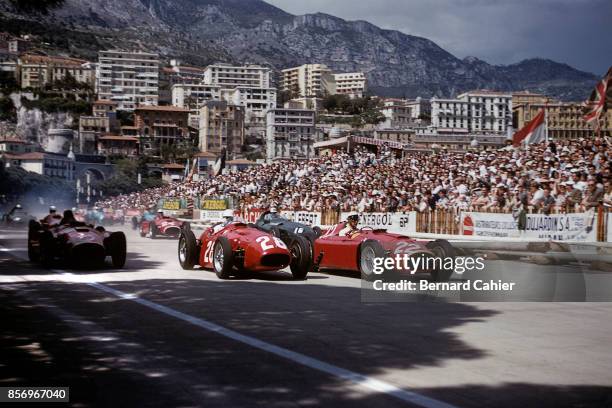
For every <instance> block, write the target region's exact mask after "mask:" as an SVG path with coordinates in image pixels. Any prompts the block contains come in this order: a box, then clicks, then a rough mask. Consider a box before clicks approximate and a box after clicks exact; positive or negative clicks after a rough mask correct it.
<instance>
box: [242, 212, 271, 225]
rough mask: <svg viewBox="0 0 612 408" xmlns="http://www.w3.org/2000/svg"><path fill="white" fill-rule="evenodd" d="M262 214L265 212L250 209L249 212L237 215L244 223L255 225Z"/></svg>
mask: <svg viewBox="0 0 612 408" xmlns="http://www.w3.org/2000/svg"><path fill="white" fill-rule="evenodd" d="M264 212H265V210H263V209H261V208H251V209H250V210H243V211H242V212H240V213H239V214H240V216H241V217H242V218H243V219H244V222H246V223H247V224H252V223H255V221H257V220H258V219H259V217H261V214H263V213H264Z"/></svg>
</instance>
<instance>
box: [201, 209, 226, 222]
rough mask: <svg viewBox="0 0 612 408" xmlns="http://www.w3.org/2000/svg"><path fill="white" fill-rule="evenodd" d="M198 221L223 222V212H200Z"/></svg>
mask: <svg viewBox="0 0 612 408" xmlns="http://www.w3.org/2000/svg"><path fill="white" fill-rule="evenodd" d="M200 220H202V221H207V222H211V223H214V222H221V221H223V210H201V211H200Z"/></svg>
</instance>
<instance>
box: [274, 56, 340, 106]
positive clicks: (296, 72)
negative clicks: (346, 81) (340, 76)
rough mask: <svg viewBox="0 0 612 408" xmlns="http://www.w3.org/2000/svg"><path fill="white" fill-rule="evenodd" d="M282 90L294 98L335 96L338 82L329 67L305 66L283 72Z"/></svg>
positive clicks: (319, 65) (321, 65)
mask: <svg viewBox="0 0 612 408" xmlns="http://www.w3.org/2000/svg"><path fill="white" fill-rule="evenodd" d="M281 89H282V90H283V91H285V92H289V93H290V94H291V95H292V96H293V97H294V98H298V97H299V98H306V97H314V96H323V95H325V94H328V95H333V94H335V93H336V81H335V79H334V75H333V73H332V70H331V69H329V68H328V67H327V65H324V64H304V65H301V66H299V67H295V68H288V69H284V70H283V71H282V83H281Z"/></svg>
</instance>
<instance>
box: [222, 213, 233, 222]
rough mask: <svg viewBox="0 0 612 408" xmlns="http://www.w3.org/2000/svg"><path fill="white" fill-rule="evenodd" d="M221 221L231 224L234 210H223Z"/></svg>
mask: <svg viewBox="0 0 612 408" xmlns="http://www.w3.org/2000/svg"><path fill="white" fill-rule="evenodd" d="M223 219H224V220H225V222H231V221H233V220H234V210H224V211H223Z"/></svg>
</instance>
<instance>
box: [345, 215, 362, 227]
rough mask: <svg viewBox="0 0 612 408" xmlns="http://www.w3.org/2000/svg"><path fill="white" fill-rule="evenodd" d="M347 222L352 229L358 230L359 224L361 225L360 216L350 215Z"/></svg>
mask: <svg viewBox="0 0 612 408" xmlns="http://www.w3.org/2000/svg"><path fill="white" fill-rule="evenodd" d="M346 221H347V222H348V225H350V226H351V228H357V224H359V216H358V215H357V214H353V215H349V216H348V218H347V219H346Z"/></svg>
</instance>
